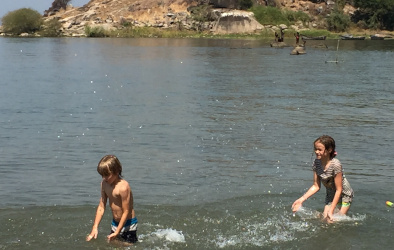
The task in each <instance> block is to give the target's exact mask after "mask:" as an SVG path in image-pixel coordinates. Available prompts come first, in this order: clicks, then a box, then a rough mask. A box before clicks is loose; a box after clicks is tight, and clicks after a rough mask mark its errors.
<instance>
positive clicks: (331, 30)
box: [1, 0, 394, 39]
mask: <svg viewBox="0 0 394 250" xmlns="http://www.w3.org/2000/svg"><path fill="white" fill-rule="evenodd" d="M241 2H242V3H243V5H242V7H243V8H244V9H248V10H250V11H252V12H253V13H254V16H255V18H256V20H257V21H258V22H259V23H261V24H263V25H272V26H278V25H280V24H285V25H287V26H288V27H291V25H295V24H299V23H302V24H304V26H307V25H308V24H309V23H310V22H311V17H310V16H309V15H307V14H306V13H304V12H302V11H297V12H295V11H291V10H285V9H279V8H276V7H270V6H267V7H265V6H252V5H250V1H246V0H244V1H241ZM354 2H355V6H356V7H358V8H359V10H358V11H357V12H356V13H355V15H353V16H351V17H349V16H348V15H346V14H344V13H343V6H344V1H343V0H339V1H337V3H336V5H335V7H334V9H333V11H332V12H331V13H330V14H329V15H327V16H326V17H324V18H323V17H321V19H322V20H321V21H322V22H321V23H324V24H325V25H324V27H323V28H316V29H308V30H302V32H301V34H302V35H305V36H310V37H315V36H326V37H327V39H337V38H338V37H339V35H340V34H343V33H344V32H346V33H351V34H354V35H370V34H374V33H376V31H377V30H388V31H393V28H394V19H393V18H392V16H394V2H393V1H380V2H377V1H371V0H368V1H367V0H354ZM371 2H374V4H372V3H371ZM379 4H380V5H379ZM209 8H210V6H208V5H205V6H199V7H197V8H196V9H194V10H193V11H192V18H193V19H194V20H196V21H197V23H200V24H203V23H204V22H207V21H212V20H210V19H209V18H210V17H209V15H207V13H208V12H209ZM376 9H378V10H381V11H380V12H377V11H374V10H376ZM379 13H380V14H379ZM44 20H45V19H44V18H43V16H42V15H40V14H39V13H38V12H37V11H35V10H33V9H30V8H22V9H18V10H15V11H12V12H9V13H7V14H6V15H5V16H3V17H2V19H1V21H2V26H3V32H4V33H6V34H8V35H11V36H19V35H21V34H25V35H27V36H42V37H59V36H61V35H62V34H61V32H60V30H61V24H60V22H59V21H58V20H56V19H52V20H50V21H44ZM294 32H296V30H293V29H291V28H289V29H287V30H286V32H285V37H286V36H289V37H293V34H294ZM85 35H86V36H87V37H124V38H138V37H157V38H186V37H188V38H272V36H273V34H272V31H268V30H263V31H261V32H259V33H254V34H226V35H217V34H215V35H214V34H211V33H210V32H208V31H202V29H200V28H199V26H197V27H194V29H192V30H187V29H185V28H184V27H182V24H181V23H178V25H177V27H176V28H171V29H170V28H154V27H138V26H134V25H132V24H131V23H128V22H125V23H122V24H121V27H120V28H119V29H116V30H106V29H104V28H103V27H102V26H85Z"/></svg>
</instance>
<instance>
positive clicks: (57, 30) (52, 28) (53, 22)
mask: <svg viewBox="0 0 394 250" xmlns="http://www.w3.org/2000/svg"><path fill="white" fill-rule="evenodd" d="M43 27H44V28H43V29H42V30H41V31H40V35H42V36H45V37H58V36H60V35H61V28H62V24H61V23H60V22H59V20H58V19H56V18H53V19H50V20H48V21H46V22H45V24H44V25H43Z"/></svg>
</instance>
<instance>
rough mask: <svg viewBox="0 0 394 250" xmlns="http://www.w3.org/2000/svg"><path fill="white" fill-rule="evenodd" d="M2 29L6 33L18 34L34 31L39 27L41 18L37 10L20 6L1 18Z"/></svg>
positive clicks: (41, 21)
mask: <svg viewBox="0 0 394 250" xmlns="http://www.w3.org/2000/svg"><path fill="white" fill-rule="evenodd" d="M1 22H2V23H3V30H4V32H6V33H11V34H15V35H19V34H21V33H34V32H36V31H38V30H39V29H40V28H41V25H42V24H43V19H42V16H41V14H40V13H38V11H36V10H33V9H30V8H22V9H18V10H15V11H11V12H8V13H7V14H6V15H5V16H3V18H2V19H1Z"/></svg>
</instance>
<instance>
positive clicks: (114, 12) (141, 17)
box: [45, 0, 354, 36]
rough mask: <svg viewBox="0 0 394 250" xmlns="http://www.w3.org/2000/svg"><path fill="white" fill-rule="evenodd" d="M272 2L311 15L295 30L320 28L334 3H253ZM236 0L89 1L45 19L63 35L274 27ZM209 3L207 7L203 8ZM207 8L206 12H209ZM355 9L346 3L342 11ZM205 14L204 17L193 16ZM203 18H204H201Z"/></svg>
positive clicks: (330, 0) (236, 30)
mask: <svg viewBox="0 0 394 250" xmlns="http://www.w3.org/2000/svg"><path fill="white" fill-rule="evenodd" d="M270 2H274V3H275V4H276V5H277V7H281V8H287V9H291V10H293V11H303V12H305V13H308V14H309V15H310V16H311V17H313V21H312V22H311V23H309V24H307V25H308V27H304V26H303V24H302V23H299V24H297V26H295V27H292V28H294V29H295V30H300V29H305V28H319V27H320V26H322V22H321V21H320V20H321V19H322V18H320V16H323V15H326V14H327V13H330V11H331V9H332V8H333V6H334V5H335V2H334V1H333V0H328V1H321V3H313V2H312V1H298V0H275V1H267V0H255V4H260V5H266V4H270ZM237 3H238V1H236V0H91V1H90V2H89V3H87V4H86V5H84V6H83V7H80V8H74V7H72V6H68V7H67V8H66V9H65V10H64V9H61V10H50V9H49V10H48V11H47V12H46V14H45V16H46V19H47V20H49V19H52V18H56V19H58V20H59V21H60V22H61V23H62V26H63V28H62V32H63V34H64V35H66V36H81V35H84V27H85V26H86V25H89V26H91V27H94V26H97V25H99V26H102V27H103V28H105V29H118V28H121V27H122V26H124V25H126V24H127V25H130V24H131V25H134V26H148V27H160V28H170V27H182V28H184V29H194V30H209V31H211V32H213V33H253V32H256V31H261V30H262V29H273V30H274V29H275V28H276V27H271V26H266V27H264V26H262V25H261V24H259V23H258V22H257V21H256V20H255V19H254V17H253V13H251V12H247V11H241V10H236V9H235V8H237ZM207 4H209V6H210V9H209V10H207V9H204V6H207ZM208 11H209V13H208ZM353 11H354V8H353V7H352V6H349V5H347V6H346V7H345V12H348V13H352V12H353ZM199 15H205V17H204V18H200V19H199V18H196V17H198V16H199ZM202 19H204V20H202Z"/></svg>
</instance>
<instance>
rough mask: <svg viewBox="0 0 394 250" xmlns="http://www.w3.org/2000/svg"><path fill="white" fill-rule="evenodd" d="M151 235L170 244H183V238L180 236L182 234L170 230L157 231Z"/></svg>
mask: <svg viewBox="0 0 394 250" xmlns="http://www.w3.org/2000/svg"><path fill="white" fill-rule="evenodd" d="M152 234H153V235H156V236H157V237H159V238H160V239H166V240H167V241H171V242H185V236H184V235H183V234H182V232H181V231H176V230H174V229H171V228H167V229H159V230H157V231H156V232H153V233H152Z"/></svg>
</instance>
